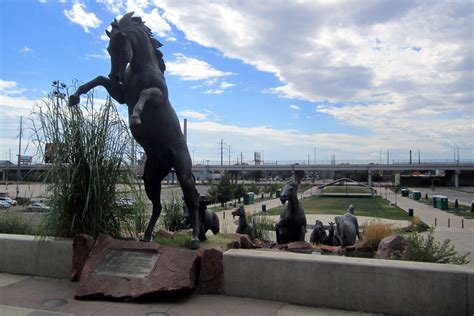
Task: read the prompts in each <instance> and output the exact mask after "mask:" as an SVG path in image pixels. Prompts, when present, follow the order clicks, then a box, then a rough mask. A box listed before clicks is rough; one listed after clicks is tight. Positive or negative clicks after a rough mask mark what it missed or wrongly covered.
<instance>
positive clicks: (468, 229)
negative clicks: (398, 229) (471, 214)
mask: <svg viewBox="0 0 474 316" xmlns="http://www.w3.org/2000/svg"><path fill="white" fill-rule="evenodd" d="M379 193H380V195H381V196H383V197H385V196H387V199H388V200H389V201H391V202H392V203H394V202H395V200H396V202H397V205H398V206H399V207H400V208H402V209H404V210H405V211H407V212H408V209H410V208H412V209H413V211H414V215H415V216H418V217H419V218H420V219H421V220H422V221H423V222H425V223H426V224H428V225H430V226H432V227H434V230H433V236H434V237H435V239H436V240H437V241H438V242H443V241H444V240H445V239H449V240H451V244H452V245H454V247H455V248H456V251H457V252H458V253H459V254H465V253H467V252H470V255H469V260H470V263H469V264H468V265H467V266H468V267H469V268H473V269H474V242H473V240H474V219H465V218H462V217H460V216H456V215H454V214H452V213H448V212H445V211H442V210H440V209H437V208H434V207H432V206H430V205H426V204H424V203H421V202H417V201H414V200H412V199H410V198H406V197H402V196H401V195H399V194H397V196H396V197H395V194H394V193H393V192H392V191H387V193H385V190H381V192H379ZM448 220H449V221H448ZM435 221H436V225H435ZM463 222H464V228H462V227H463ZM448 223H449V224H448ZM435 226H436V227H435Z"/></svg>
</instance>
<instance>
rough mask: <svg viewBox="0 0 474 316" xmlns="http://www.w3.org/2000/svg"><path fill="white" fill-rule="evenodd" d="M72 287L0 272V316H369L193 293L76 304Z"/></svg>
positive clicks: (59, 282)
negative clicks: (163, 298)
mask: <svg viewBox="0 0 474 316" xmlns="http://www.w3.org/2000/svg"><path fill="white" fill-rule="evenodd" d="M76 287H77V283H73V282H70V281H68V280H63V279H49V278H39V277H30V276H20V275H13V274H5V273H0V315H2V316H20V315H22V316H26V315H28V316H33V315H35V316H66V315H87V316H88V315H100V316H108V315H110V316H121V315H123V316H125V315H127V316H128V315H134V316H145V315H170V316H181V315H183V316H184V315H193V316H194V315H195V316H199V315H203V316H204V315H205V316H207V315H236V316H238V315H244V316H251V315H262V316H265V315H269V316H270V315H278V316H290V315H335V316H336V315H337V316H339V315H340V316H346V315H347V316H348V315H369V314H364V313H358V312H349V311H341V310H334V309H326V308H314V307H305V306H296V305H291V304H287V303H282V302H275V301H265V300H256V299H248V298H241V297H233V296H224V295H197V294H195V295H192V296H190V297H187V298H184V299H180V300H168V301H164V302H144V303H123V302H107V301H77V300H75V299H74V293H75V291H76ZM52 299H56V300H63V301H62V302H63V303H64V304H63V305H60V306H56V307H54V306H50V307H48V306H47V303H48V301H49V300H52ZM49 302H51V301H49Z"/></svg>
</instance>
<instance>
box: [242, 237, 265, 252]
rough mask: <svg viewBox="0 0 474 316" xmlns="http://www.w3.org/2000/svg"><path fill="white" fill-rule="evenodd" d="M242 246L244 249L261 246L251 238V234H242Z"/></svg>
mask: <svg viewBox="0 0 474 316" xmlns="http://www.w3.org/2000/svg"><path fill="white" fill-rule="evenodd" d="M240 248H242V249H255V248H261V247H260V246H258V245H257V244H256V243H254V242H253V241H252V239H250V237H249V236H247V235H240Z"/></svg>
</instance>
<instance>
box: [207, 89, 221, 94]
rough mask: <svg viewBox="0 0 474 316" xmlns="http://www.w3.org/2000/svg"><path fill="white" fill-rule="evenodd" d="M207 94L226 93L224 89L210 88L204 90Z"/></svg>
mask: <svg viewBox="0 0 474 316" xmlns="http://www.w3.org/2000/svg"><path fill="white" fill-rule="evenodd" d="M204 93H205V94H222V93H224V90H222V89H208V90H206V91H204Z"/></svg>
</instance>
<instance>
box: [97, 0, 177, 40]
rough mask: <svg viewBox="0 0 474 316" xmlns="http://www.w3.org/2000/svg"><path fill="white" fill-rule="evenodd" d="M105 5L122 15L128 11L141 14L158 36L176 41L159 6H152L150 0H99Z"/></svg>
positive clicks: (112, 11)
mask: <svg viewBox="0 0 474 316" xmlns="http://www.w3.org/2000/svg"><path fill="white" fill-rule="evenodd" d="M98 2H99V3H102V4H104V5H105V7H106V8H107V10H108V11H110V12H111V13H113V14H116V15H120V14H125V13H126V12H132V11H133V12H135V14H134V16H139V17H141V18H142V19H143V21H145V24H146V25H147V26H148V27H149V28H150V29H151V30H152V31H153V32H154V33H156V34H157V35H158V36H160V37H164V38H165V39H166V40H167V41H169V42H173V41H176V38H175V37H174V36H173V35H172V30H171V26H170V25H169V24H168V22H166V20H165V19H163V17H162V16H161V14H160V11H159V10H158V9H157V8H150V3H149V2H148V0H127V1H123V0H98Z"/></svg>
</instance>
